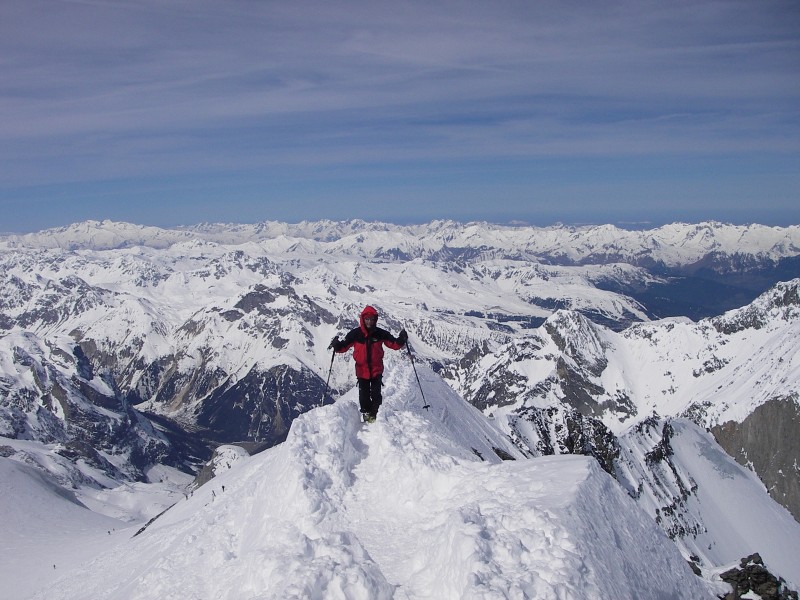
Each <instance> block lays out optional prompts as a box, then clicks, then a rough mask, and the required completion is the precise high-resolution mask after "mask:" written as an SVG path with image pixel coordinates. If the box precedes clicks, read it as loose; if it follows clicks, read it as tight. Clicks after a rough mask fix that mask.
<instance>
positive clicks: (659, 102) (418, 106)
mask: <svg viewBox="0 0 800 600" xmlns="http://www.w3.org/2000/svg"><path fill="white" fill-rule="evenodd" d="M798 107H800V9H799V8H798V5H797V3H796V2H795V1H794V0H785V1H771V0H767V1H765V2H757V3H756V2H751V1H748V0H695V1H692V2H673V3H663V2H655V1H641V0H627V1H620V2H600V3H598V2H589V1H566V2H556V1H537V2H529V1H502V0H501V1H499V2H489V1H486V2H480V1H479V2H468V3H467V2H455V1H452V2H450V1H447V2H411V3H406V2H403V3H397V2H391V3H390V2H366V1H365V2H323V1H321V0H312V1H308V2H291V3H290V2H274V1H259V2H255V1H244V0H229V1H226V2H218V1H212V0H136V1H135V0H119V1H104V0H96V1H92V0H87V1H77V0H76V1H64V0H4V2H3V3H2V5H0V115H2V117H0V164H2V165H3V166H0V190H2V189H3V188H6V189H10V188H13V189H17V190H18V189H20V188H24V187H26V186H30V185H34V184H42V183H59V182H68V181H89V180H103V179H110V178H123V177H127V178H134V179H135V178H137V177H148V176H155V175H162V176H177V175H179V174H191V173H192V172H204V173H207V172H208V171H209V170H214V169H216V170H219V171H220V172H226V171H230V170H231V169H239V170H261V171H262V172H269V171H270V170H273V169H277V170H280V169H282V168H284V167H285V166H287V165H290V166H292V167H295V168H314V167H320V166H322V167H330V166H332V165H350V166H355V165H362V166H363V165H370V164H373V165H379V166H381V167H382V168H387V167H390V168H391V167H392V166H393V165H396V164H402V163H405V162H412V163H413V162H415V161H417V162H418V161H427V162H433V163H435V162H436V161H441V162H451V161H457V160H468V161H486V160H504V159H513V160H526V159H527V160H532V161H535V160H537V159H539V158H541V157H554V156H560V157H565V158H566V157H572V158H574V159H580V158H581V157H610V158H613V157H617V158H621V159H625V158H626V157H631V156H642V155H646V156H661V155H667V156H673V155H681V154H684V155H704V156H709V155H717V154H726V155H730V154H736V153H739V154H741V155H746V154H747V153H764V152H767V153H773V154H778V155H782V156H785V157H788V159H789V160H795V161H797V157H798V156H800V118H798V117H800V109H798ZM0 198H1V196H0Z"/></svg>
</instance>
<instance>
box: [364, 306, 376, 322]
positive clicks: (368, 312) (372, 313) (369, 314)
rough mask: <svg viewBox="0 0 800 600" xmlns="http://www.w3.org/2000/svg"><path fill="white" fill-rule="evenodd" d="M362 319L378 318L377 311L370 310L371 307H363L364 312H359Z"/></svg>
mask: <svg viewBox="0 0 800 600" xmlns="http://www.w3.org/2000/svg"><path fill="white" fill-rule="evenodd" d="M364 317H375V318H376V319H377V318H378V311H377V310H375V309H374V308H372V307H371V306H365V307H364V310H362V311H361V318H362V319H363V318H364Z"/></svg>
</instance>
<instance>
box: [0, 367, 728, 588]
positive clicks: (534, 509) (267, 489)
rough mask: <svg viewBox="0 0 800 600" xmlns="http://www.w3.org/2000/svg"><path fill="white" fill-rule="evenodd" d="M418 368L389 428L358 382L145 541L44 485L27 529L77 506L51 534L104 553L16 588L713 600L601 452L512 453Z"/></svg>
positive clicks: (405, 373)
mask: <svg viewBox="0 0 800 600" xmlns="http://www.w3.org/2000/svg"><path fill="white" fill-rule="evenodd" d="M418 373H419V376H420V379H421V384H422V388H420V386H418V384H417V380H416V377H415V374H414V372H413V370H412V366H411V364H410V363H408V362H405V363H400V364H398V365H397V366H396V367H395V368H394V369H392V371H391V372H389V373H387V375H386V380H385V386H384V406H383V407H382V409H381V411H380V413H379V416H378V420H377V422H376V423H374V424H371V425H364V424H361V423H360V420H359V415H358V409H357V406H356V392H355V390H353V391H351V392H349V393H348V394H346V395H344V396H343V397H342V398H340V399H339V401H337V402H336V403H335V404H332V405H328V406H324V407H321V408H317V409H314V410H312V411H310V412H308V413H306V414H304V415H302V416H301V417H299V418H298V419H297V420H295V422H294V423H293V425H292V428H291V431H290V434H289V437H288V439H287V440H286V442H285V443H283V444H280V445H279V446H276V447H274V448H271V449H269V450H267V451H265V452H263V453H261V454H258V455H256V456H253V457H250V458H244V459H242V460H239V461H238V462H236V463H235V464H234V465H232V468H231V469H230V470H228V471H226V472H224V473H223V474H222V475H220V476H219V477H216V478H215V479H213V480H212V481H211V482H209V483H207V484H206V485H204V486H203V487H201V488H199V489H198V490H196V491H194V493H193V494H192V495H191V496H189V497H188V498H186V499H181V500H180V501H179V502H177V503H176V504H175V505H174V506H173V507H172V508H170V509H169V510H167V511H166V512H165V513H163V514H162V515H161V516H160V517H159V518H157V519H156V520H155V521H153V522H152V523H151V524H150V525H149V526H148V527H147V528H146V529H144V531H143V532H141V533H140V534H139V535H137V536H135V537H134V536H133V533H135V532H136V531H137V530H138V529H139V526H138V525H137V526H135V527H132V528H129V529H126V530H125V531H123V532H121V533H115V534H114V535H109V534H108V533H107V531H106V529H107V527H108V524H107V522H106V521H103V522H101V523H98V524H96V525H92V524H82V523H84V521H83V520H82V519H89V516H90V515H92V513H90V512H89V511H86V510H84V511H83V513H79V512H78V513H76V511H79V510H82V509H79V507H77V506H76V507H75V509H70V510H71V511H72V513H70V514H68V515H67V514H64V513H63V508H62V507H61V505H58V503H57V502H56V501H55V499H54V498H53V497H51V496H44V498H47V504H45V500H42V498H43V496H42V495H41V494H35V495H33V496H32V498H34V499H35V500H34V501H35V502H36V503H37V506H36V507H35V508H36V510H34V511H33V512H34V515H33V516H31V517H28V516H27V513H26V511H17V513H18V517H19V518H18V521H17V522H16V523H15V524H14V526H13V527H12V529H13V530H14V532H15V535H18V536H19V535H21V533H22V532H24V531H26V530H27V529H28V528H30V527H31V526H32V525H33V524H35V523H36V519H38V518H42V517H40V516H39V513H42V512H44V513H53V514H55V513H56V511H62V512H61V514H64V516H59V517H58V519H57V521H58V523H57V522H53V523H52V527H53V528H54V529H55V530H56V531H55V535H53V536H51V537H50V538H48V539H47V540H41V543H42V544H43V545H44V544H47V545H49V546H50V549H51V550H56V549H58V550H60V552H61V553H62V554H64V555H65V556H66V555H69V553H70V550H71V547H72V545H73V542H71V541H69V540H70V539H73V538H70V537H69V536H67V535H66V534H63V535H62V534H61V533H59V527H61V528H66V529H69V528H72V527H75V526H77V525H80V526H81V527H83V529H84V530H85V534H84V535H83V536H79V540H83V539H85V540H87V543H88V541H92V540H93V541H94V543H95V546H94V548H95V551H96V557H95V558H94V559H93V560H91V561H89V562H87V563H85V564H83V565H82V566H80V567H76V568H69V569H64V568H61V567H60V566H59V568H58V569H55V571H56V572H57V573H59V575H60V578H59V579H58V580H57V581H53V576H52V573H51V572H52V571H54V569H53V568H52V566H51V565H50V564H49V563H50V560H49V558H47V559H45V558H44V557H43V558H42V560H39V561H37V562H36V564H35V565H33V564H31V565H28V569H27V570H25V571H23V570H17V569H16V567H17V566H18V565H17V564H16V561H15V560H14V559H13V558H12V560H11V562H10V564H8V563H6V559H5V558H4V564H5V568H4V571H3V573H2V575H3V580H4V586H3V587H4V589H5V590H8V589H23V588H24V587H25V586H21V585H19V582H15V578H26V579H30V578H35V581H37V582H41V583H42V584H44V587H43V588H42V589H40V590H39V591H38V592H36V593H34V595H33V597H34V598H37V599H47V600H59V599H77V598H81V599H83V598H93V599H109V600H111V599H118V600H122V599H125V600H134V599H138V600H144V599H149V598H152V599H159V600H164V599H171V598H175V599H178V598H180V599H181V600H191V599H198V600H199V599H211V598H213V599H219V600H223V599H230V600H234V599H235V600H245V599H250V600H254V599H260V600H266V599H271V598H275V599H285V598H310V599H323V598H325V599H330V598H341V599H354V600H356V599H364V600H367V599H369V600H374V599H383V598H398V599H414V598H430V599H434V598H435V599H437V600H438V599H451V598H452V599H462V598H486V599H488V598H538V599H549V598H552V599H586V598H615V599H625V598H654V599H657V598H713V597H714V594H713V593H712V589H711V587H713V586H708V585H707V584H704V583H703V580H701V579H699V578H697V577H696V576H695V575H693V574H692V572H691V570H690V569H689V567H688V566H687V563H686V562H685V560H684V559H683V557H682V556H681V554H680V552H679V551H678V549H677V547H676V546H675V545H674V544H673V543H672V542H671V541H670V540H669V539H668V538H667V537H666V536H665V535H664V533H663V532H662V531H661V530H660V529H659V528H658V527H657V526H656V524H655V523H654V522H653V520H652V519H651V518H650V517H648V516H647V515H646V514H645V513H644V512H643V511H641V510H640V509H639V508H638V507H637V506H636V504H635V502H634V501H633V500H632V499H631V498H630V497H629V496H627V494H625V492H624V491H623V490H622V488H621V487H620V486H619V485H618V484H617V483H616V482H615V481H614V480H613V479H612V478H611V477H610V476H609V475H607V474H606V473H605V472H603V471H602V470H601V469H600V468H599V467H598V465H597V463H596V462H595V461H594V460H593V459H591V458H586V457H580V456H557V457H546V458H537V459H527V460H507V461H502V460H500V458H499V456H498V454H496V453H495V452H494V451H493V448H500V449H502V450H504V452H508V453H510V454H512V455H514V454H516V455H517V456H518V454H517V453H516V451H515V450H514V448H513V447H511V446H510V445H509V444H508V442H507V441H506V439H505V438H504V436H502V435H500V434H499V433H498V432H497V430H496V429H495V428H494V426H493V425H492V424H491V422H490V421H489V420H487V419H486V418H485V417H483V416H482V415H481V414H480V413H479V412H478V411H477V410H475V409H474V408H473V407H471V406H470V405H468V404H467V403H466V402H464V401H463V400H462V399H461V398H460V397H459V396H457V395H456V394H455V393H454V392H453V391H452V390H450V388H449V387H447V385H446V384H445V383H444V382H443V381H441V379H439V378H438V377H437V376H436V375H434V374H433V373H432V372H431V371H429V370H428V369H427V368H425V367H418ZM420 389H424V391H425V398H426V400H427V401H428V402H429V403H430V409H429V410H424V409H423V408H422V405H423V399H422V396H421V394H420ZM481 457H482V458H481ZM8 463H11V461H8V460H7V459H2V460H1V461H0V464H2V465H3V466H4V468H5V465H7V464H8ZM38 503H41V504H38ZM62 503H68V501H67V500H63V501H62ZM8 504H9V501H8V500H7V501H4V502H3V506H2V507H0V508H2V510H3V511H4V512H5V513H6V514H7V511H8V510H9V508H10V506H8ZM72 506H74V505H72ZM79 515H82V516H79ZM91 518H95V516H92V517H91ZM53 521H56V519H53ZM4 522H5V520H4ZM59 523H60V524H61V525H60V526H59ZM81 524H82V525H81ZM98 532H99V533H102V534H103V535H97V534H98ZM92 536H95V537H94V538H93V537H92ZM3 539H4V541H5V540H6V539H8V538H7V536H6V535H4V536H3ZM4 554H5V553H4ZM5 555H6V556H8V554H5ZM73 558H78V557H73ZM45 561H46V562H45ZM67 562H70V561H67ZM68 566H70V567H72V565H68ZM37 567H38V568H40V569H41V570H42V571H47V577H44V578H39V577H38V574H32V573H31V571H32V570H35V569H36V568H37ZM48 569H49V570H48ZM8 581H11V582H12V587H11V588H9V587H8V584H7V583H5V582H8ZM29 583H30V582H29ZM15 584H16V588H14V587H13V586H14V585H15ZM28 587H29V586H28ZM6 593H7V592H5V591H3V592H0V597H9V596H3V594H6ZM16 597H25V596H16ZM9 598H10V597H9Z"/></svg>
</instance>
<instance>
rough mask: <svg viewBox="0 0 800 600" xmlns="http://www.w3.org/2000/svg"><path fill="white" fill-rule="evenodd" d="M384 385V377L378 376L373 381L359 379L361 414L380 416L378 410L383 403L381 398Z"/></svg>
mask: <svg viewBox="0 0 800 600" xmlns="http://www.w3.org/2000/svg"><path fill="white" fill-rule="evenodd" d="M382 385H383V375H378V376H377V377H373V378H372V379H361V378H359V379H358V402H359V404H361V412H362V413H367V414H370V415H372V416H373V417H374V416H375V415H377V414H378V408H380V406H381V402H383V398H382V397H381V386H382Z"/></svg>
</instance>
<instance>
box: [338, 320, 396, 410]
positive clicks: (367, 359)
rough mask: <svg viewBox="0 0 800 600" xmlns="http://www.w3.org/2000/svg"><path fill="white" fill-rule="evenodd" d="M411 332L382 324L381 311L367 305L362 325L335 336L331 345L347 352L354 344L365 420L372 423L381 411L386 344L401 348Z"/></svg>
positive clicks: (354, 356)
mask: <svg viewBox="0 0 800 600" xmlns="http://www.w3.org/2000/svg"><path fill="white" fill-rule="evenodd" d="M407 341H408V334H407V333H406V330H405V329H403V330H401V331H400V333H399V334H398V336H397V337H394V336H393V335H392V334H391V333H389V332H388V331H386V330H385V329H381V328H380V327H378V311H377V310H375V309H374V308H373V307H371V306H367V307H365V308H364V310H362V311H361V321H360V325H359V326H358V327H356V328H355V329H353V330H351V331H350V332H348V334H347V335H346V336H344V339H343V340H340V339H339V336H338V335H337V336H336V337H335V338H333V339H332V340H331V343H330V345H329V346H328V348H333V349H334V350H335V351H336V352H340V353H342V352H347V351H348V350H349V349H350V348H353V360H355V361H356V378H357V379H358V402H359V404H360V405H361V415H362V418H363V419H364V421H365V422H367V423H372V422H374V421H375V417H377V415H378V409H379V408H380V406H381V403H382V402H383V396H382V394H381V386H382V385H383V346H384V345H385V346H386V347H387V348H391V349H392V350H400V348H402V347H403V346H405V345H406V342H407Z"/></svg>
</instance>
